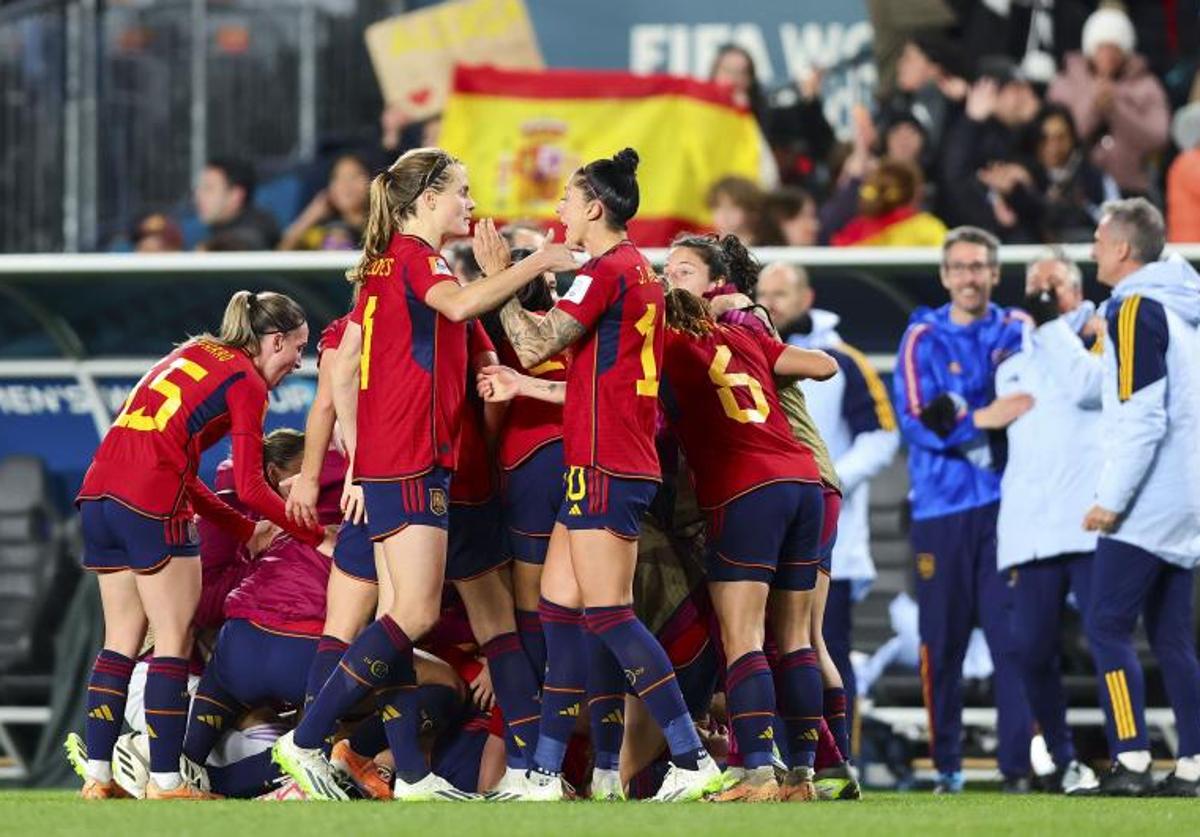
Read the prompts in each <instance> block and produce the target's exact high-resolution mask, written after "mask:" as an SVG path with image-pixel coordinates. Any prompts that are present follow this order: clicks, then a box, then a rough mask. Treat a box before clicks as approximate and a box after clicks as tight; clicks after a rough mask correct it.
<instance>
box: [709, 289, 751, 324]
mask: <svg viewBox="0 0 1200 837" xmlns="http://www.w3.org/2000/svg"><path fill="white" fill-rule="evenodd" d="M753 304H754V300H752V299H750V297H748V296H746V295H745V294H721V295H720V296H714V297H713V298H712V299H710V300H709V301H708V307H709V309H710V310H711V311H712V315H713V319H714V320H715V319H718V318H719V317H720V316H721V315H722V314H724V313H725V312H726V311H732V310H734V309H735V308H749V307H750V306H751V305H753Z"/></svg>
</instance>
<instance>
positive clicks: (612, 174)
mask: <svg viewBox="0 0 1200 837" xmlns="http://www.w3.org/2000/svg"><path fill="white" fill-rule="evenodd" d="M639 160H640V158H639V157H638V153H637V152H636V151H634V150H633V149H632V148H623V149H621V150H620V151H618V152H617V153H616V154H614V155H613V156H612V157H604V158H601V159H599V160H593V161H592V162H590V163H588V164H587V165H586V166H584V167H583V168H582V169H580V170H579V177H580V178H581V179H582V181H583V184H584V186H585V187H586V188H587V189H588V190H589V191H590V192H591V193H592V197H594V198H595V199H596V200H598V201H600V203H602V204H604V214H605V220H606V221H607V222H608V225H609V227H611V228H612V229H614V230H624V229H625V227H626V226H628V225H629V220H630V219H631V218H632V217H633V216H634V215H636V214H637V211H638V204H639V203H640V202H641V194H640V192H639V191H638V182H637V167H638V162H639Z"/></svg>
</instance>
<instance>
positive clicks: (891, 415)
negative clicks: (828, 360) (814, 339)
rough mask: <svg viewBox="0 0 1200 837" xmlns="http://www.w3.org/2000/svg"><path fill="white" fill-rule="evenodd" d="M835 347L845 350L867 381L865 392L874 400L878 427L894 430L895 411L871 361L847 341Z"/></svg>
mask: <svg viewBox="0 0 1200 837" xmlns="http://www.w3.org/2000/svg"><path fill="white" fill-rule="evenodd" d="M837 348H839V349H841V350H842V351H843V352H845V354H846V356H847V357H848V358H850V359H851V360H852V361H854V365H855V366H857V367H858V371H859V373H860V374H861V375H862V376H863V380H865V381H866V382H867V392H869V393H870V394H871V400H872V401H873V402H875V417H876V418H877V419H878V420H879V427H880V429H881V430H888V431H893V430H895V429H896V413H895V412H894V411H893V410H892V402H891V399H889V398H888V394H887V390H886V389H885V388H884V386H883V381H881V380H880V379H879V373H878V372H876V371H875V367H874V366H872V365H871V361H869V360H867V356H866V355H864V354H863V353H862V352H860V351H859V350H858V349H856V348H854V347H853V346H851V345H850V344H849V343H842V344H840V345H839V346H838V347H837Z"/></svg>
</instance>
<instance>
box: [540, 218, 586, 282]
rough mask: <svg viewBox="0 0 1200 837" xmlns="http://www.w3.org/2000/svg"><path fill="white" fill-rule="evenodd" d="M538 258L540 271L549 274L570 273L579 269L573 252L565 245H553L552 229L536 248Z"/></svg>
mask: <svg viewBox="0 0 1200 837" xmlns="http://www.w3.org/2000/svg"><path fill="white" fill-rule="evenodd" d="M538 256H539V257H540V258H541V260H542V270H543V271H547V270H548V271H550V272H551V273H570V272H573V271H576V270H578V269H579V262H577V261H575V252H574V251H573V250H572V249H571V248H570V247H568V246H567V245H565V244H555V243H554V229H553V228H551V229H550V231H549V232H548V233H546V240H545V241H543V242H542V246H541V247H539V248H538Z"/></svg>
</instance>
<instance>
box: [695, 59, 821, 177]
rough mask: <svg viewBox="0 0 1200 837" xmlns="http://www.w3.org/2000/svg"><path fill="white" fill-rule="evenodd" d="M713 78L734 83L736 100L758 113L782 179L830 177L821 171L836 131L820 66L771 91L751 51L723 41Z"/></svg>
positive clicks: (710, 75)
mask: <svg viewBox="0 0 1200 837" xmlns="http://www.w3.org/2000/svg"><path fill="white" fill-rule="evenodd" d="M709 80H710V81H713V82H716V83H717V84H721V85H724V86H726V87H728V88H730V89H731V90H732V91H733V97H734V101H736V102H738V103H739V104H741V105H743V106H745V107H748V108H750V110H751V111H752V112H753V113H754V116H755V118H756V119H757V120H758V124H759V127H760V128H761V129H762V132H763V136H764V137H765V138H766V141H767V144H768V145H769V146H770V147H771V151H772V153H773V154H774V156H775V162H776V164H777V165H778V173H779V174H778V176H779V178H780V179H782V180H783V182H785V183H794V184H798V185H804V184H807V183H810V182H812V181H814V180H816V181H818V182H819V181H820V179H821V178H822V177H824V176H827V174H826V173H825V172H824V171H822V170H823V169H824V168H825V164H826V161H827V159H828V157H829V152H830V150H831V149H832V148H833V144H834V136H833V128H832V127H831V126H830V124H829V120H827V119H826V118H825V110H824V105H823V103H822V102H821V80H822V74H821V72H820V71H819V70H812V71H811V72H809V73H808V74H807V75H805V76H804V77H803V78H802V79H800V80H798V81H793V82H791V83H789V84H788V85H786V86H784V87H782V88H780V89H779V90H777V91H774V92H772V93H770V94H768V93H767V92H766V91H765V90H764V89H763V86H762V84H761V83H760V82H759V80H758V73H757V70H756V69H755V67H754V59H753V58H752V57H751V56H750V53H749V52H747V51H746V50H745V49H744V48H743V47H740V46H738V45H737V44H725V45H723V46H722V47H720V48H719V49H718V50H717V55H716V57H715V58H714V59H713V64H712V69H711V71H710V72H709Z"/></svg>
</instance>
